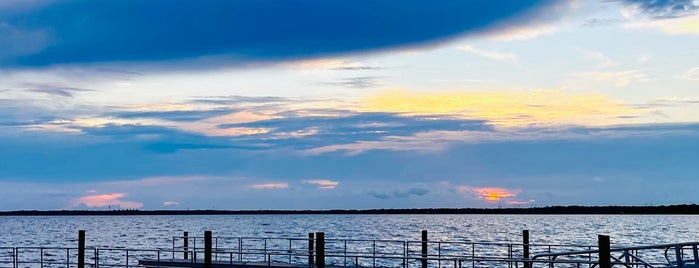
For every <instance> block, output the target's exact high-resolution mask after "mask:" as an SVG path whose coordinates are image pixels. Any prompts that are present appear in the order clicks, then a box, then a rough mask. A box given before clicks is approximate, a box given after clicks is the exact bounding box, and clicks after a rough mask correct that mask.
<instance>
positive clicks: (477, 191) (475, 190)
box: [457, 186, 517, 201]
mask: <svg viewBox="0 0 699 268" xmlns="http://www.w3.org/2000/svg"><path fill="white" fill-rule="evenodd" d="M457 189H458V191H459V192H462V193H469V194H472V195H474V196H476V197H478V198H481V199H485V200H487V201H500V200H501V199H507V198H512V197H515V196H517V194H516V192H517V191H515V190H509V189H505V188H498V187H483V188H479V187H468V186H459V187H458V188H457Z"/></svg>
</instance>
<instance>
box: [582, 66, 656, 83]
mask: <svg viewBox="0 0 699 268" xmlns="http://www.w3.org/2000/svg"><path fill="white" fill-rule="evenodd" d="M570 77H572V78H577V79H584V80H592V81H598V82H610V83H612V85H614V86H615V87H625V86H628V85H629V84H632V83H639V82H647V81H651V80H652V79H651V77H650V76H648V75H647V74H646V73H645V72H644V71H643V70H625V71H592V72H577V73H573V74H571V75H570Z"/></svg>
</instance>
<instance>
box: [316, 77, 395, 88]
mask: <svg viewBox="0 0 699 268" xmlns="http://www.w3.org/2000/svg"><path fill="white" fill-rule="evenodd" d="M381 79H384V77H378V76H358V77H350V78H342V79H340V80H339V81H336V82H327V83H323V84H325V85H331V86H340V87H347V88H372V87H378V86H381V83H379V81H380V80H381Z"/></svg>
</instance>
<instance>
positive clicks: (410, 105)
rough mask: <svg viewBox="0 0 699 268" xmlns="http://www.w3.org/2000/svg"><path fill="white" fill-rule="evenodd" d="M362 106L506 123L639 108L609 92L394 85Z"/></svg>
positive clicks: (600, 118) (599, 117)
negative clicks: (432, 88) (431, 88)
mask: <svg viewBox="0 0 699 268" xmlns="http://www.w3.org/2000/svg"><path fill="white" fill-rule="evenodd" d="M357 109H358V110H359V111H364V112H390V113H400V114H405V115H442V116H452V117H454V118H460V119H471V120H485V121H487V122H488V123H489V124H493V125H496V126H502V127H522V126H535V125H570V124H578V125H604V124H614V123H616V122H614V121H611V120H610V118H615V117H617V116H620V115H629V114H635V113H637V112H638V111H635V110H634V109H633V108H632V107H629V106H626V105H623V104H621V103H619V102H618V101H615V100H613V99H610V98H609V97H607V96H604V95H600V94H569V93H566V92H563V91H561V90H533V91H528V92H510V91H504V92H503V91H499V92H441V93H440V92H438V93H420V92H410V91H403V90H393V91H384V92H380V93H377V94H375V95H373V96H369V97H367V98H366V99H364V100H363V102H362V104H361V106H360V107H359V108H357Z"/></svg>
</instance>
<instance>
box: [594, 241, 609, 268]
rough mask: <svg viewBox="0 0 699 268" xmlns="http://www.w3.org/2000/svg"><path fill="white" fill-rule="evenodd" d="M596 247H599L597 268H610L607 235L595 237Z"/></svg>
mask: <svg viewBox="0 0 699 268" xmlns="http://www.w3.org/2000/svg"><path fill="white" fill-rule="evenodd" d="M597 246H598V247H599V268H611V267H612V254H611V252H610V251H611V245H610V243H609V236H608V235H599V236H598V237H597Z"/></svg>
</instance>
